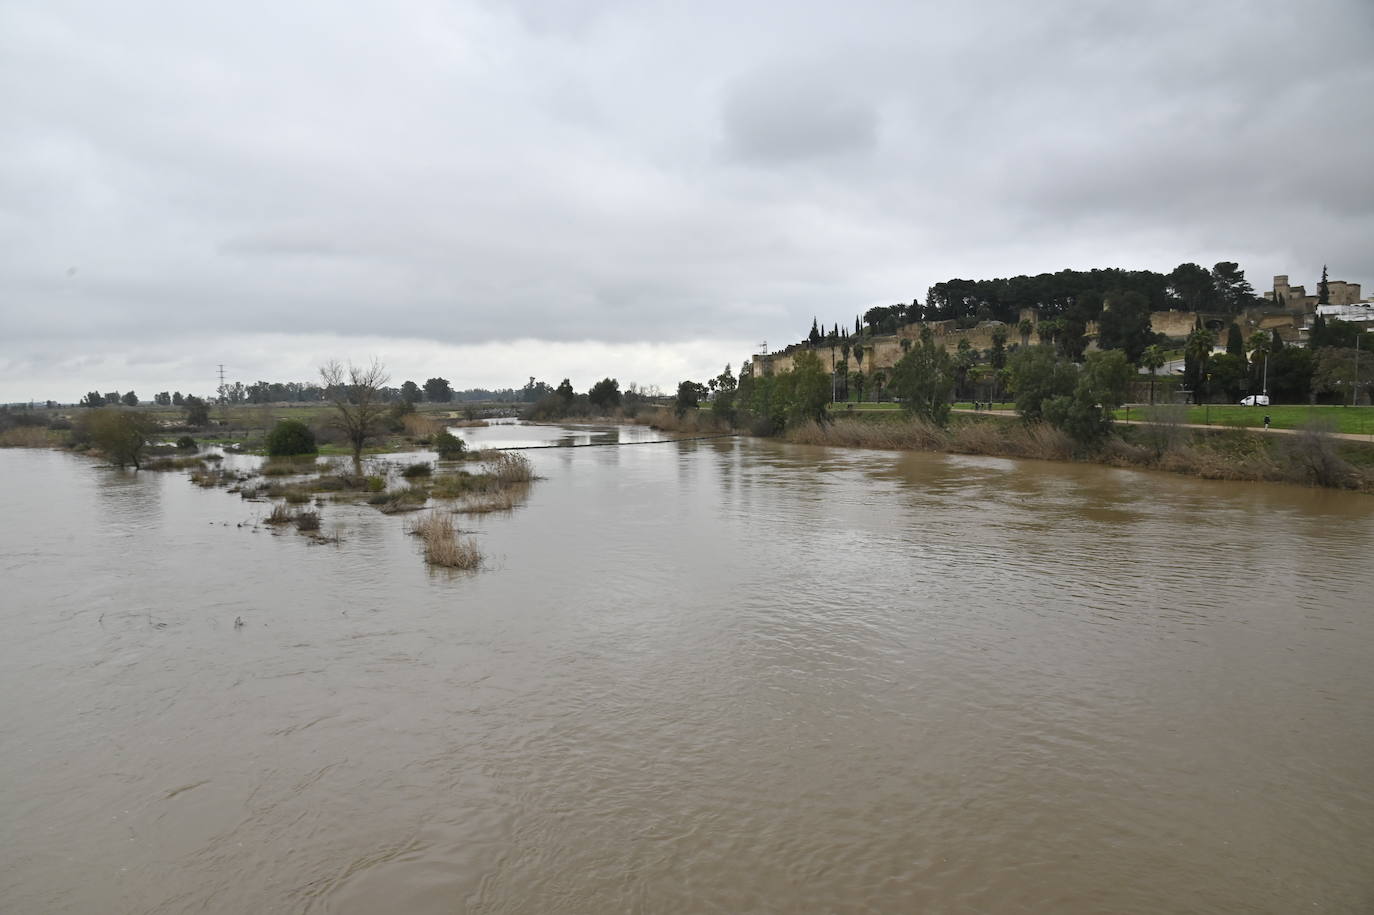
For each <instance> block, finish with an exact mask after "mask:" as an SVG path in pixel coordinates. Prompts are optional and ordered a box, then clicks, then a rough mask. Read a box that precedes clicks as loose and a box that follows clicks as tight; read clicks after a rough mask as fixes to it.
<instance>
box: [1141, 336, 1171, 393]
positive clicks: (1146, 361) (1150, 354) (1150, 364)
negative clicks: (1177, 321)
mask: <svg viewBox="0 0 1374 915" xmlns="http://www.w3.org/2000/svg"><path fill="white" fill-rule="evenodd" d="M1165 361H1166V360H1165V358H1164V350H1163V348H1161V347H1160V345H1159V344H1158V343H1151V344H1150V345H1149V346H1147V347H1145V352H1143V353H1141V354H1140V364H1141V365H1143V366H1145V368H1147V369H1149V370H1150V405H1151V406H1154V402H1155V372H1156V371H1158V370H1159V368H1160V366H1162V365H1164V363H1165Z"/></svg>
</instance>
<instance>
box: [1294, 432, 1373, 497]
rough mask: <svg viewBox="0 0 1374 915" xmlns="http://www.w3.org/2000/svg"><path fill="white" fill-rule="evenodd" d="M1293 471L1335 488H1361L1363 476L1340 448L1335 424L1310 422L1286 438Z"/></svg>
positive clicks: (1305, 479) (1301, 477)
mask: <svg viewBox="0 0 1374 915" xmlns="http://www.w3.org/2000/svg"><path fill="white" fill-rule="evenodd" d="M1283 450H1284V454H1285V456H1286V457H1287V459H1288V463H1289V466H1290V468H1291V473H1292V475H1293V476H1294V477H1295V478H1296V479H1297V480H1298V481H1300V482H1303V483H1311V484H1314V485H1316V486H1329V487H1332V488H1335V489H1354V488H1358V487H1359V486H1360V484H1361V483H1362V482H1363V480H1362V479H1361V477H1362V476H1363V475H1362V474H1361V473H1359V471H1357V470H1356V469H1355V468H1354V467H1353V466H1352V465H1351V464H1350V463H1348V462H1347V461H1346V460H1345V459H1344V458H1342V457H1341V456H1340V454H1339V453H1337V451H1336V440H1335V439H1334V438H1332V436H1331V427H1330V426H1327V425H1324V424H1321V423H1316V422H1312V423H1308V424H1306V425H1304V426H1303V427H1302V428H1301V429H1299V430H1298V432H1297V434H1295V435H1290V436H1289V437H1288V439H1287V440H1286V441H1285V442H1284V448H1283Z"/></svg>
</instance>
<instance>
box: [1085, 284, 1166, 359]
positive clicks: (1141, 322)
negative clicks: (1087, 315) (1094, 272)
mask: <svg viewBox="0 0 1374 915" xmlns="http://www.w3.org/2000/svg"><path fill="white" fill-rule="evenodd" d="M1098 329H1099V336H1098V345H1100V346H1101V347H1102V348H1103V349H1119V350H1121V351H1123V352H1124V353H1125V354H1126V360H1127V361H1128V362H1130V363H1132V364H1135V363H1137V362H1139V361H1140V354H1141V353H1143V352H1145V347H1147V346H1149V345H1150V344H1151V343H1153V342H1154V340H1155V335H1154V332H1153V331H1152V330H1151V329H1150V300H1149V299H1147V298H1145V296H1143V295H1141V294H1140V293H1138V292H1123V293H1118V294H1115V295H1113V296H1112V297H1111V298H1110V299H1108V300H1107V305H1106V309H1105V310H1104V311H1103V312H1102V318H1101V321H1100V322H1099V324H1098Z"/></svg>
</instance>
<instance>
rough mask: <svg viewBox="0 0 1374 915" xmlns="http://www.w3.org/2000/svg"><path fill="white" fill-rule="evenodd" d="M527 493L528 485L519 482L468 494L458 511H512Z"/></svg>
mask: <svg viewBox="0 0 1374 915" xmlns="http://www.w3.org/2000/svg"><path fill="white" fill-rule="evenodd" d="M528 494H529V486H528V485H524V484H520V485H515V486H506V487H503V488H501V489H497V490H495V491H493V492H487V493H481V494H478V495H472V496H469V497H468V498H467V499H466V500H465V501H464V502H463V504H462V507H461V508H459V511H461V512H464V513H466V514H469V515H482V514H487V513H489V512H508V511H513V510H514V509H515V507H516V506H517V505H519V504H520V503H521V502H522V501H524V499H525V496H526V495H528Z"/></svg>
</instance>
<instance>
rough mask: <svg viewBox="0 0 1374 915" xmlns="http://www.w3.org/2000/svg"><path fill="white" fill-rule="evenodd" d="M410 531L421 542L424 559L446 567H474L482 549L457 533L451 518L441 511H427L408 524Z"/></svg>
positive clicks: (478, 563)
mask: <svg viewBox="0 0 1374 915" xmlns="http://www.w3.org/2000/svg"><path fill="white" fill-rule="evenodd" d="M410 532H411V533H412V534H415V535H416V536H418V537H419V538H420V539H421V540H423V541H424V543H425V562H427V563H429V564H430V565H434V566H443V567H445V568H449V569H476V568H478V567H480V566H481V564H482V552H481V550H479V549H478V548H477V541H475V540H473V539H472V538H471V537H459V536H458V532H457V530H456V529H455V528H454V526H453V519H452V518H451V517H449V516H448V515H447V514H444V513H441V512H433V511H432V512H427V513H426V514H424V515H420V516H419V517H417V518H416V519H415V521H414V522H412V523H411V525H410Z"/></svg>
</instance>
